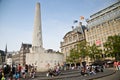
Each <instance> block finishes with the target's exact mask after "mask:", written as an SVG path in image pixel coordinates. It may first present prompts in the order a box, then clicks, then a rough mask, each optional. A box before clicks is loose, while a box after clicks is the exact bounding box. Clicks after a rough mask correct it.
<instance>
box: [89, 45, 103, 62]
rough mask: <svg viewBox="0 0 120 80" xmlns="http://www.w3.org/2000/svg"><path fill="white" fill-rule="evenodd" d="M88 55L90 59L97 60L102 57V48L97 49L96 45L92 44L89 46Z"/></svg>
mask: <svg viewBox="0 0 120 80" xmlns="http://www.w3.org/2000/svg"><path fill="white" fill-rule="evenodd" d="M88 55H89V57H90V58H91V60H92V61H95V60H98V59H100V58H102V50H101V49H99V47H98V46H96V45H95V44H93V45H92V46H89V54H88Z"/></svg>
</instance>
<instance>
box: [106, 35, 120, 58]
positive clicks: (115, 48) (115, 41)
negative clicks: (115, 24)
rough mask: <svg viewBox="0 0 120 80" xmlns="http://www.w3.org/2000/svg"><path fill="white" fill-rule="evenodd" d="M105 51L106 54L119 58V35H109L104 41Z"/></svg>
mask: <svg viewBox="0 0 120 80" xmlns="http://www.w3.org/2000/svg"><path fill="white" fill-rule="evenodd" d="M104 47H105V52H106V54H107V55H111V56H112V57H115V59H116V60H120V57H119V56H120V36H119V35H114V36H109V37H108V39H107V41H106V42H105V43H104Z"/></svg>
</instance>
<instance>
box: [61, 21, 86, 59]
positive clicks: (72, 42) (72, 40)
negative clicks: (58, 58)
mask: <svg viewBox="0 0 120 80" xmlns="http://www.w3.org/2000/svg"><path fill="white" fill-rule="evenodd" d="M85 29H86V27H85V26H84V25H82V22H80V23H79V24H78V26H76V27H75V28H73V30H72V31H69V32H68V33H66V34H65V36H64V37H63V42H61V43H60V48H61V53H63V54H64V61H66V58H67V57H68V56H69V55H70V50H71V49H73V48H76V47H77V44H78V42H80V41H83V40H85V34H84V30H85Z"/></svg>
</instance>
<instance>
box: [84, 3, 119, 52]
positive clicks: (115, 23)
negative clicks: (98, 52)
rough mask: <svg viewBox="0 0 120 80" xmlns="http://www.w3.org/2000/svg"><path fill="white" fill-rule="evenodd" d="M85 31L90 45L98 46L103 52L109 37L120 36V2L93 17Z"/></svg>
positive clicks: (88, 21)
mask: <svg viewBox="0 0 120 80" xmlns="http://www.w3.org/2000/svg"><path fill="white" fill-rule="evenodd" d="M87 26H88V29H87V30H85V36H86V41H87V42H88V43H89V45H90V46H91V45H93V44H96V45H98V46H100V48H101V49H102V50H103V49H104V47H103V43H105V42H106V40H107V38H108V36H114V35H119V34H120V1H119V2H117V3H115V4H113V5H111V6H109V7H107V8H105V9H103V10H101V11H99V12H97V13H95V14H93V15H91V16H90V19H89V20H87Z"/></svg>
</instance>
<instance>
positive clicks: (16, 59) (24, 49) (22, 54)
mask: <svg viewBox="0 0 120 80" xmlns="http://www.w3.org/2000/svg"><path fill="white" fill-rule="evenodd" d="M31 47H32V45H31V44H24V43H22V45H21V48H20V51H18V52H17V53H15V54H13V55H12V61H13V63H15V64H21V65H25V64H26V53H29V52H30V48H31Z"/></svg>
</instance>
